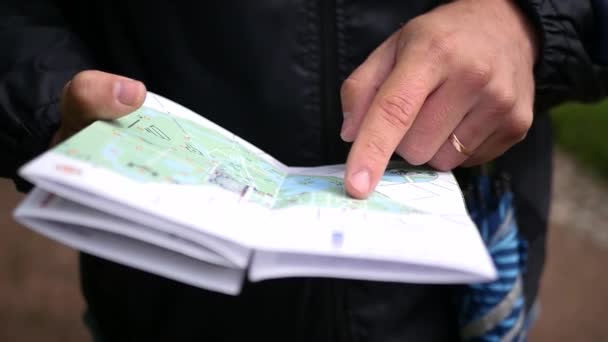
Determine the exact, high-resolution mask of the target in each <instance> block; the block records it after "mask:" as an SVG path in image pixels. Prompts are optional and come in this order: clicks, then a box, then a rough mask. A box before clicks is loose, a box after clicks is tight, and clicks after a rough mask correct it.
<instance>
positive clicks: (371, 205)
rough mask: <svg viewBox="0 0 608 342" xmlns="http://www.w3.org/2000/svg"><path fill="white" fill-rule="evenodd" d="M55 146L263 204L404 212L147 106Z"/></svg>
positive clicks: (398, 179) (426, 177)
mask: <svg viewBox="0 0 608 342" xmlns="http://www.w3.org/2000/svg"><path fill="white" fill-rule="evenodd" d="M54 151H55V152H57V153H59V154H63V155H65V156H69V157H72V158H76V159H79V160H82V161H85V162H88V163H90V164H92V165H94V166H96V167H101V168H105V169H108V170H111V171H113V172H116V173H118V174H120V175H123V176H125V177H128V178H130V179H132V180H135V181H138V182H143V183H145V182H154V183H168V184H176V185H179V184H185V185H203V184H205V185H214V186H217V187H220V188H222V189H225V190H227V191H229V192H231V193H234V194H236V195H238V196H239V198H241V199H245V200H246V201H248V202H253V203H257V204H260V205H263V206H265V207H268V208H271V207H272V208H277V209H281V208H288V207H294V206H315V207H324V208H343V209H353V210H357V209H364V210H374V211H385V212H398V213H403V212H409V211H411V209H410V208H409V207H407V206H405V205H404V204H402V203H400V202H398V201H395V200H393V199H391V198H390V197H388V196H386V195H383V194H381V193H379V192H373V193H372V194H371V195H370V197H369V198H368V199H367V200H357V199H354V198H352V197H350V196H348V195H347V194H346V193H345V192H344V184H343V180H342V178H340V177H335V176H318V175H316V176H309V175H287V174H286V173H284V172H282V171H281V170H280V169H278V168H276V167H275V166H274V165H273V164H272V163H271V162H269V161H267V160H266V159H264V158H263V157H262V153H261V152H258V151H255V150H252V149H250V148H248V147H247V146H246V145H244V144H242V143H241V142H240V141H239V140H238V139H236V137H234V136H232V135H231V134H229V133H222V132H220V131H218V130H216V129H213V128H209V127H205V126H203V125H200V124H197V123H195V122H192V121H190V120H186V119H182V118H179V117H176V116H173V115H170V114H167V113H163V112H160V111H157V110H154V109H151V108H147V107H142V108H140V109H138V110H137V111H135V112H133V113H131V114H129V115H127V116H124V117H122V118H120V119H118V120H114V121H97V122H95V123H93V124H92V125H91V126H89V127H87V128H86V129H85V130H83V131H82V132H80V133H78V134H76V135H74V136H73V137H71V138H70V139H68V140H67V141H65V142H63V143H62V144H60V145H59V146H57V147H56V148H55V150H54ZM436 178H437V173H436V172H432V171H426V170H421V171H419V170H415V169H411V168H410V169H405V168H399V167H397V168H390V167H389V169H388V170H387V172H386V173H385V175H384V177H383V178H382V181H384V182H385V183H386V182H388V183H393V184H401V183H412V182H415V183H417V182H429V181H433V180H435V179H436Z"/></svg>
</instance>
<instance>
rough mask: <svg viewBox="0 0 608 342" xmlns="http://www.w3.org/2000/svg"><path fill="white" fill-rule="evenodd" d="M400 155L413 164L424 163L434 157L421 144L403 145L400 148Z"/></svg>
mask: <svg viewBox="0 0 608 342" xmlns="http://www.w3.org/2000/svg"><path fill="white" fill-rule="evenodd" d="M399 155H400V156H401V157H402V158H403V159H405V160H406V161H407V162H408V163H410V164H412V165H422V164H424V163H426V162H428V161H429V160H431V158H432V155H430V153H429V152H428V151H427V149H426V148H424V146H422V145H421V144H407V145H405V146H402V147H401V148H400V149H399Z"/></svg>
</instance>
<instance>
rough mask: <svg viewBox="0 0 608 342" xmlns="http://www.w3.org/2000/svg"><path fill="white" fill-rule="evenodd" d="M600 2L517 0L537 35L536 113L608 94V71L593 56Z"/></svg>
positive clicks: (596, 42)
mask: <svg viewBox="0 0 608 342" xmlns="http://www.w3.org/2000/svg"><path fill="white" fill-rule="evenodd" d="M595 1H603V0H517V2H518V3H519V5H520V7H521V8H522V9H523V11H524V12H525V14H526V15H527V16H528V18H529V19H530V20H531V22H532V24H533V25H534V27H535V28H536V31H537V33H538V43H539V57H538V60H537V64H536V66H535V79H536V102H535V109H536V111H537V112H544V111H546V110H548V109H550V108H551V107H552V106H555V105H557V104H559V103H561V102H565V101H581V102H590V101H597V100H599V99H601V98H602V97H605V96H606V95H607V91H608V89H607V88H608V73H607V69H606V68H605V67H602V66H600V64H599V61H598V60H597V59H594V58H593V57H594V51H597V48H598V41H597V37H598V34H599V30H600V29H601V27H600V25H601V23H598V22H597V20H596V18H597V14H598V13H596V12H597V11H598V8H597V6H596V4H595V3H594V2H595Z"/></svg>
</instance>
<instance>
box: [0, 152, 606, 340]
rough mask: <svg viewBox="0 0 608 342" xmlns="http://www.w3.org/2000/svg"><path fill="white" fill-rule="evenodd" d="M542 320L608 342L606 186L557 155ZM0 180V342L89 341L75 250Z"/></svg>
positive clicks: (542, 333) (566, 334)
mask: <svg viewBox="0 0 608 342" xmlns="http://www.w3.org/2000/svg"><path fill="white" fill-rule="evenodd" d="M555 183H556V186H555V196H554V207H553V214H552V225H551V228H550V235H549V246H548V261H547V267H546V270H545V274H544V276H543V281H542V287H541V304H542V314H541V318H540V320H539V322H538V324H537V325H536V327H535V328H534V331H533V332H532V335H531V338H530V341H533V342H534V341H537V342H544V341H608V324H606V318H607V317H608V273H606V271H607V270H608V268H607V265H608V205H607V203H608V186H606V184H602V183H600V182H598V181H597V180H595V181H594V180H593V179H591V178H590V177H589V176H588V175H586V173H585V172H584V170H580V169H579V168H578V167H577V166H576V164H574V163H573V162H572V161H571V160H570V159H569V158H568V157H567V156H565V155H563V154H561V153H558V155H557V156H556V177H555ZM19 198H20V196H19V195H17V194H16V193H15V192H14V190H13V187H12V185H11V184H10V183H9V182H7V181H4V180H0V341H23V342H29V341H48V342H52V341H62V342H69V341H86V340H87V339H88V335H87V332H86V330H85V329H84V327H83V325H82V323H81V313H82V310H83V307H84V304H83V302H82V298H81V296H80V292H79V288H78V275H77V265H76V253H75V252H74V251H72V250H70V249H67V248H64V247H62V246H60V245H58V244H56V243H54V242H50V241H49V240H47V239H45V238H43V237H41V236H38V235H36V234H33V233H31V232H30V231H28V230H26V229H24V228H21V227H18V226H17V225H16V224H14V223H13V222H12V219H11V211H12V209H13V208H14V207H15V205H16V203H17V201H18V200H19Z"/></svg>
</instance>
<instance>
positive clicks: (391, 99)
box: [378, 95, 416, 129]
mask: <svg viewBox="0 0 608 342" xmlns="http://www.w3.org/2000/svg"><path fill="white" fill-rule="evenodd" d="M378 107H379V109H380V110H379V113H380V115H381V117H382V119H383V120H384V121H385V122H386V123H388V124H389V125H391V127H393V128H397V129H406V128H408V127H409V126H410V125H411V123H412V120H413V117H414V115H415V112H416V104H415V102H414V101H413V100H412V99H409V98H408V97H406V96H400V95H390V96H387V97H383V98H382V99H381V100H380V102H379V104H378Z"/></svg>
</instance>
